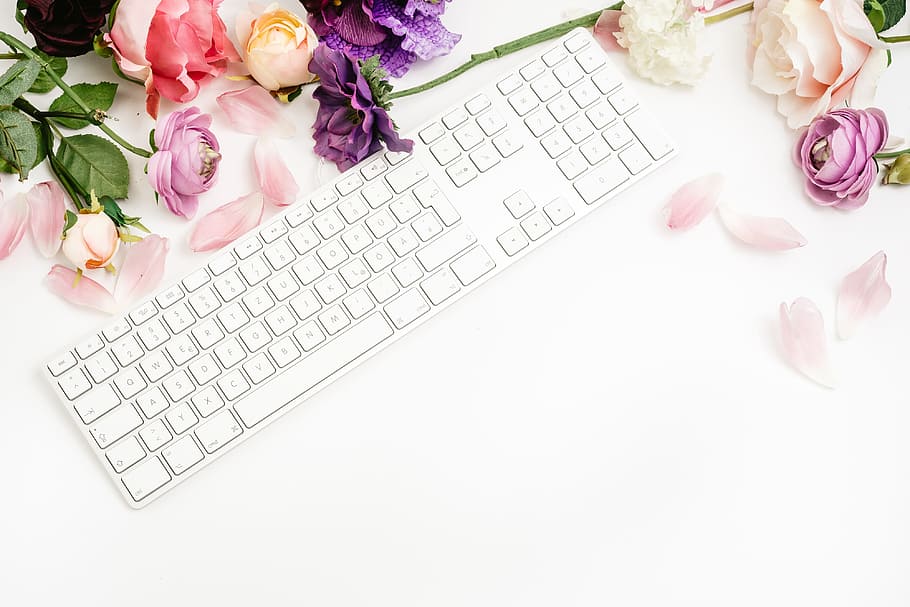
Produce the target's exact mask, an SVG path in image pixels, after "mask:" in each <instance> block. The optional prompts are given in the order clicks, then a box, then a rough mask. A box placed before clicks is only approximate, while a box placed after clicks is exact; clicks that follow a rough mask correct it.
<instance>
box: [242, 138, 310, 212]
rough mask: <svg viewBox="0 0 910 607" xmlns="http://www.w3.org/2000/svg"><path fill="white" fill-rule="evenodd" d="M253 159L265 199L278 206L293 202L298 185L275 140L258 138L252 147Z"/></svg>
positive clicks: (295, 198)
mask: <svg viewBox="0 0 910 607" xmlns="http://www.w3.org/2000/svg"><path fill="white" fill-rule="evenodd" d="M253 159H254V160H255V163H254V164H255V167H256V178H257V179H258V180H259V189H260V190H262V193H263V194H264V195H265V198H266V200H268V201H269V202H271V203H272V204H274V205H276V206H279V207H286V206H288V205H289V204H293V203H294V202H295V201H296V200H297V194H299V193H300V186H299V185H297V180H296V179H294V176H293V175H292V174H291V171H290V170H289V169H288V166H287V164H285V162H284V159H283V158H282V157H281V153H280V152H279V151H278V147H277V146H276V145H275V142H274V141H272V140H270V139H266V138H261V139H259V141H257V142H256V147H255V148H254V149H253Z"/></svg>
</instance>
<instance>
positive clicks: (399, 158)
mask: <svg viewBox="0 0 910 607" xmlns="http://www.w3.org/2000/svg"><path fill="white" fill-rule="evenodd" d="M410 157H411V153H410V152H386V153H385V160H386V162H388V163H389V164H390V165H392V166H396V165H399V164H401V163H402V162H404V161H405V160H407V159H408V158H410Z"/></svg>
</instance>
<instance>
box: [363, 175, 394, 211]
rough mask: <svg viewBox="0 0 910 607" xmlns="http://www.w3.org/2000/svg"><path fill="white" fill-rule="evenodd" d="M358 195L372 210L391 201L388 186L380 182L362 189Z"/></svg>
mask: <svg viewBox="0 0 910 607" xmlns="http://www.w3.org/2000/svg"><path fill="white" fill-rule="evenodd" d="M360 194H361V195H362V196H363V199H364V200H366V201H367V204H369V205H370V208H372V209H378V208H379V207H381V206H382V205H384V204H385V203H387V202H388V201H390V200H392V192H390V191H389V186H387V185H386V184H384V183H383V182H381V181H377V182H376V183H372V184H370V185H368V186H367V187H365V188H363V189H362V190H360Z"/></svg>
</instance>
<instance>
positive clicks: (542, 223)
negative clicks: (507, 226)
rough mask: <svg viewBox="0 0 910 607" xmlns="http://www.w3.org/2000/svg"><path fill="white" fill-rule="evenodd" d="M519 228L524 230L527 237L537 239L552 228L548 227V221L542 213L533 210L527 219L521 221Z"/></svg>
mask: <svg viewBox="0 0 910 607" xmlns="http://www.w3.org/2000/svg"><path fill="white" fill-rule="evenodd" d="M521 229H522V230H524V231H525V234H527V235H528V238H530V239H531V240H537V239H538V238H541V237H542V236H543V235H544V234H546V233H547V232H549V231H550V230H551V229H552V228H551V227H550V222H548V221H547V219H546V217H544V216H543V213H541V212H540V211H535V212H534V213H531V214H530V215H529V216H528V218H527V219H525V220H523V221H522V222H521Z"/></svg>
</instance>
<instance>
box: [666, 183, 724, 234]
mask: <svg viewBox="0 0 910 607" xmlns="http://www.w3.org/2000/svg"><path fill="white" fill-rule="evenodd" d="M723 182H724V178H723V176H722V175H720V174H718V173H712V174H710V175H705V176H703V177H699V178H698V179H694V180H692V181H690V182H688V183H686V184H685V185H683V186H682V187H681V188H679V189H678V190H676V192H675V193H674V194H673V196H671V197H670V201H669V202H668V203H667V205H666V206H665V207H664V212H665V213H666V216H667V227H668V228H670V229H671V230H688V229H689V228H692V227H695V226H697V225H698V224H699V223H701V221H702V220H703V219H704V218H705V217H707V216H708V214H709V213H710V212H711V211H713V210H714V207H715V206H717V199H718V197H719V196H720V190H721V187H723Z"/></svg>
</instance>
